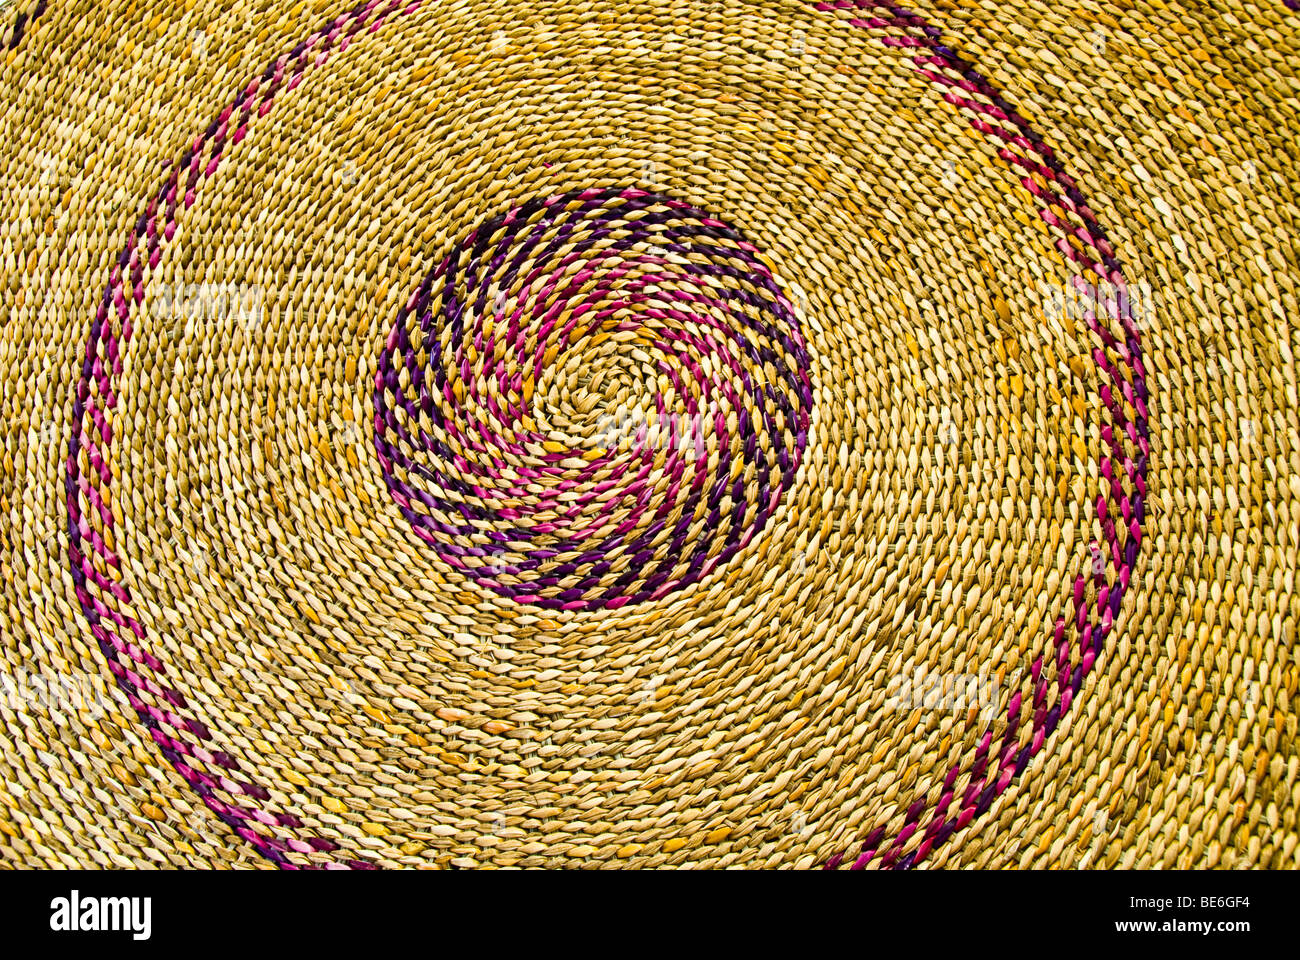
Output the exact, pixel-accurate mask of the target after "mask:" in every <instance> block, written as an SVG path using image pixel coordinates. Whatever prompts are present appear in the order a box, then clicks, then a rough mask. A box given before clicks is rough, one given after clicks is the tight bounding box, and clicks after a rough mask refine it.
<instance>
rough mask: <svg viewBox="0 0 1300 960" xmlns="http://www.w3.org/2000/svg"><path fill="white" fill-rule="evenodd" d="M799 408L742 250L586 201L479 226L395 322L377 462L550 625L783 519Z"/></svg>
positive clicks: (466, 556) (657, 208)
mask: <svg viewBox="0 0 1300 960" xmlns="http://www.w3.org/2000/svg"><path fill="white" fill-rule="evenodd" d="M811 404H812V393H811V386H810V382H809V364H808V357H807V351H806V348H805V346H804V341H803V337H802V334H801V333H800V329H799V321H798V319H797V318H796V316H795V311H794V307H793V306H792V305H791V304H790V302H789V300H788V299H787V298H786V297H785V295H784V294H783V293H782V292H781V290H780V288H779V287H778V286H777V284H776V281H775V280H774V279H773V277H772V275H771V272H770V270H769V269H768V267H767V266H766V265H765V264H764V263H763V262H762V260H761V259H760V258H759V257H758V255H757V251H756V250H755V249H754V247H753V245H752V244H750V243H748V242H746V241H745V240H744V239H743V238H742V237H741V236H740V235H739V234H738V233H737V232H736V231H735V230H734V229H732V228H731V227H729V226H727V225H726V224H725V223H722V222H721V221H719V220H717V219H715V218H711V217H709V216H707V215H706V214H704V213H702V212H700V211H698V210H694V209H692V208H691V207H690V206H688V205H687V204H685V203H682V202H680V201H676V200H671V199H668V198H666V197H661V196H655V195H653V194H649V193H646V192H644V191H641V190H592V191H586V192H580V193H575V194H567V195H562V196H557V197H551V198H548V199H546V200H541V201H534V202H530V203H526V204H523V205H521V206H519V207H516V208H515V209H513V210H511V211H510V212H509V213H507V214H505V215H503V216H501V217H498V218H495V219H493V220H490V221H488V222H486V223H484V224H481V225H480V226H478V227H477V228H476V229H475V230H474V231H473V232H472V233H471V234H469V236H467V237H466V238H465V239H464V240H463V241H462V242H461V243H460V244H458V245H457V247H456V249H455V250H453V252H452V253H451V254H450V255H448V257H447V258H446V259H445V260H443V261H442V263H441V264H439V266H438V267H437V268H436V269H435V270H433V271H432V272H431V273H430V274H429V275H428V276H427V277H426V278H425V279H424V281H423V283H422V284H421V285H420V287H419V289H418V290H417V291H416V292H415V293H414V294H413V295H412V297H411V300H410V302H409V303H408V304H407V306H406V308H405V309H404V310H403V311H402V313H401V315H400V316H399V317H398V319H397V323H396V325H395V326H394V328H393V331H392V333H391V334H390V336H389V338H388V342H387V345H386V346H385V349H384V351H383V355H382V357H381V359H380V362H379V371H378V373H377V374H376V378H375V449H376V452H377V454H378V457H379V462H380V463H381V464H382V466H383V470H384V478H385V480H386V481H387V483H388V487H389V490H390V491H391V493H392V495H393V498H394V500H395V501H396V502H397V504H398V505H399V507H400V508H401V510H402V513H403V515H404V516H405V517H406V518H407V519H408V520H409V521H410V522H411V524H412V527H413V529H414V531H415V533H416V534H417V535H418V536H420V537H421V538H422V539H424V540H426V541H427V542H428V543H429V544H430V545H431V547H432V548H433V550H434V551H435V553H436V554H437V556H438V557H439V558H441V559H442V560H444V561H445V562H446V563H448V564H450V565H451V566H453V567H455V568H456V569H457V570H458V571H460V572H461V573H462V574H464V575H465V576H466V577H468V578H470V579H472V580H474V581H475V582H477V583H478V584H480V585H481V586H484V587H487V588H489V589H491V590H494V591H496V592H498V593H500V594H502V595H503V596H507V597H511V598H513V599H515V600H517V601H519V602H520V603H528V604H535V605H537V606H540V607H551V608H558V609H564V610H583V609H590V608H602V607H603V608H608V609H613V608H618V607H621V606H623V605H625V604H628V603H637V602H640V601H644V600H654V599H657V598H659V597H662V596H663V595H665V594H667V593H669V592H671V591H673V590H676V589H679V588H681V587H683V586H685V585H687V584H689V583H692V582H694V581H696V580H698V579H700V578H701V577H705V576H708V574H709V573H710V572H712V571H713V570H714V569H715V568H716V567H717V566H718V565H719V564H721V563H725V562H726V561H727V559H728V558H729V557H731V556H732V555H733V554H734V553H735V552H736V551H737V550H739V549H742V548H743V547H744V546H746V545H747V544H748V543H749V542H750V541H751V540H752V539H753V537H754V536H755V535H756V534H757V533H758V532H760V531H761V530H762V529H763V526H764V524H765V523H766V521H767V519H768V518H769V517H770V516H771V514H772V513H773V512H774V511H775V510H777V509H778V508H779V507H780V502H781V496H782V494H783V493H784V491H785V490H786V488H787V487H789V485H790V483H791V481H792V479H793V477H794V474H795V471H796V470H797V469H798V466H799V461H800V458H801V457H802V455H803V451H804V446H805V445H806V443H807V436H808V420H809V408H810V406H811Z"/></svg>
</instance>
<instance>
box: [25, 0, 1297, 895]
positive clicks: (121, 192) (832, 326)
mask: <svg viewBox="0 0 1300 960" xmlns="http://www.w3.org/2000/svg"><path fill="white" fill-rule="evenodd" d="M348 2H349V0H300V2H295V3H288V2H281V0H249V2H240V0H236V2H231V3H211V2H204V0H187V2H185V3H177V2H175V0H132V2H119V0H113V2H101V0H76V2H73V0H51V2H45V0H41V2H39V3H32V2H22V0H20V2H10V3H7V4H5V5H4V6H3V7H0V14H2V15H3V24H2V25H0V115H2V116H3V138H2V139H0V191H2V192H0V264H2V271H3V273H2V276H0V298H2V299H0V303H2V304H3V316H2V326H0V425H2V426H3V430H4V433H3V457H2V459H0V521H2V523H0V568H2V570H3V594H2V602H0V654H2V657H0V667H3V673H2V674H0V682H3V684H4V687H3V690H2V691H0V693H3V696H0V718H2V720H3V722H2V723H0V745H3V759H2V760H0V859H2V860H3V863H4V865H5V866H11V867H56V866H103V867H111V866H119V867H128V866H173V867H175V866H182V867H186V866H195V867H209V866H222V867H273V866H279V867H290V868H304V867H311V868H317V867H327V868H335V867H354V868H355V867H389V868H393V867H504V866H519V867H537V866H548V867H551V866H580V867H662V866H683V867H778V866H783V867H801V868H813V867H831V868H845V869H848V868H863V867H867V868H912V867H957V866H961V867H1017V866H1018V867H1092V868H1110V867H1219V868H1263V867H1273V868H1277V867H1289V868H1294V867H1296V866H1297V861H1298V854H1297V849H1296V841H1297V824H1296V812H1297V800H1298V799H1300V785H1298V784H1297V782H1296V780H1297V773H1298V772H1300V756H1298V754H1297V730H1296V721H1297V715H1296V695H1297V690H1296V686H1297V665H1296V655H1295V644H1296V619H1297V613H1298V612H1300V604H1298V602H1297V595H1296V589H1297V584H1296V549H1297V538H1298V537H1300V517H1298V516H1297V506H1298V503H1300V476H1298V471H1300V421H1298V418H1297V413H1296V408H1297V397H1296V389H1297V377H1296V356H1297V353H1298V352H1300V336H1298V335H1297V332H1296V325H1295V323H1294V321H1295V318H1296V315H1297V262H1298V261H1300V256H1298V250H1297V240H1296V236H1297V228H1298V227H1300V207H1298V206H1297V198H1296V189H1297V180H1296V161H1297V135H1298V134H1300V80H1297V73H1298V72H1300V69H1298V68H1300V12H1297V10H1296V6H1297V5H1296V4H1295V3H1292V2H1288V0H1253V2H1245V3H1235V2H1233V3H1229V2H1227V0H1213V2H1197V3H1191V2H1185V3H1184V2H1158V0H1150V2H1148V0H1133V2H1124V3H1104V4H1103V3H1079V2H1066V3H1064V4H1061V3H1048V2H1039V0H1020V2H1016V3H1003V2H995V0H980V2H970V3H953V2H918V3H917V4H916V5H915V6H914V7H907V8H904V7H901V6H898V5H894V4H886V3H874V2H868V0H826V2H810V0H712V2H710V0H699V2H694V0H642V2H638V3H635V4H622V3H614V2H598V0H537V2H533V0H525V2H522V3H518V4H508V5H503V4H497V3H492V2H489V0H455V2H441V3H433V2H420V0H361V2H359V3H355V4H353V5H351V6H349V5H348Z"/></svg>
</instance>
